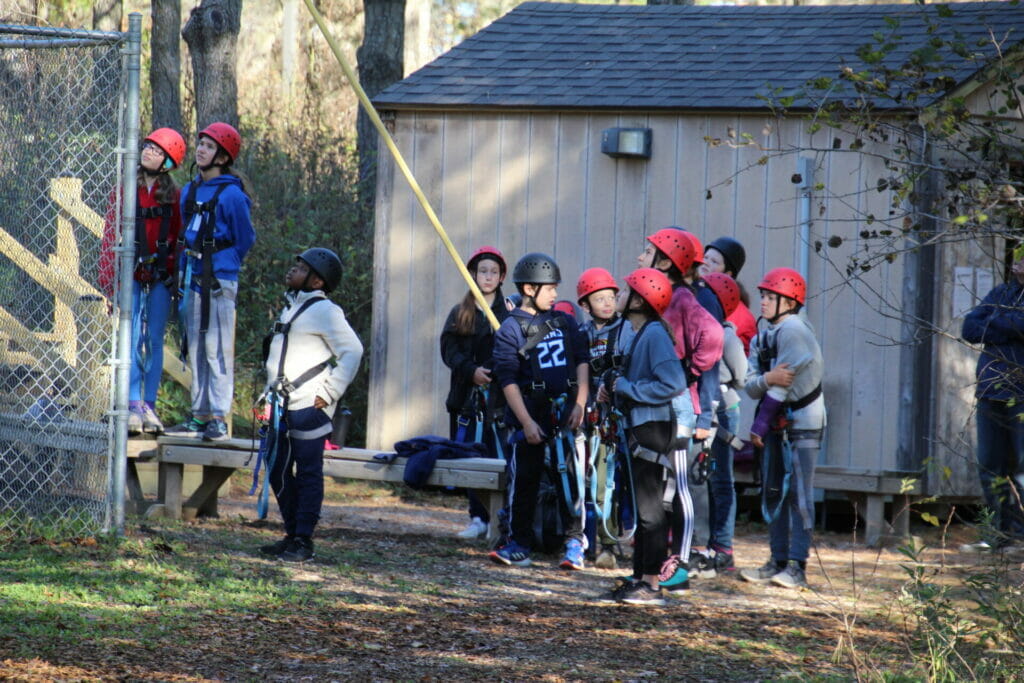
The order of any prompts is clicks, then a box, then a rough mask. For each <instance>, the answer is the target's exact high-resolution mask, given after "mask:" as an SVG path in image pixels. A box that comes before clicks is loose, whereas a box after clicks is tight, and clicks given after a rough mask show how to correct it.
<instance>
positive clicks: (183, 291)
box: [178, 252, 192, 363]
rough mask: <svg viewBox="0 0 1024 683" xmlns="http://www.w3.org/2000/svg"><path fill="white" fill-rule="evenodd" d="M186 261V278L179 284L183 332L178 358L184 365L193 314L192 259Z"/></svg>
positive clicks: (179, 309)
mask: <svg viewBox="0 0 1024 683" xmlns="http://www.w3.org/2000/svg"><path fill="white" fill-rule="evenodd" d="M182 254H183V255H184V252H182ZM184 260H185V268H184V276H183V277H182V280H181V282H179V283H178V328H179V329H180V331H181V341H180V342H179V344H180V348H179V349H178V357H179V358H180V359H181V362H182V363H184V362H185V360H186V359H187V358H188V319H189V316H190V315H191V314H192V303H191V301H192V297H191V286H192V284H191V283H192V259H190V258H188V257H187V256H186V258H185V259H184Z"/></svg>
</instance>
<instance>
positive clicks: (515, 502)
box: [490, 253, 589, 569]
mask: <svg viewBox="0 0 1024 683" xmlns="http://www.w3.org/2000/svg"><path fill="white" fill-rule="evenodd" d="M561 279H562V278H561V273H560V271H559V268H558V264H557V263H555V261H554V259H552V258H551V257H550V256H547V255H546V254H539V253H532V254H527V255H526V256H524V257H523V258H521V259H520V260H519V263H517V264H516V267H515V269H514V270H513V271H512V280H513V282H515V285H516V287H517V288H518V289H519V293H520V294H521V295H522V297H523V301H522V304H521V305H520V307H519V308H517V309H515V310H514V311H512V312H511V314H510V315H509V317H508V318H506V319H505V321H504V322H503V323H502V324H501V327H500V328H499V329H498V331H497V332H496V333H495V336H494V377H495V379H496V380H497V382H498V384H499V385H500V386H501V388H502V391H503V393H504V394H505V399H506V401H507V402H508V410H507V412H506V417H505V421H506V424H507V425H508V427H509V432H511V433H514V434H515V435H514V436H513V437H512V438H511V439H510V441H511V444H510V445H511V447H512V453H511V455H510V457H509V537H508V542H507V543H506V544H505V545H504V546H502V547H501V548H498V549H497V550H495V551H493V552H492V553H491V554H490V557H491V559H493V560H494V561H495V562H499V563H501V564H509V565H514V566H517V567H527V566H529V565H530V550H531V548H532V546H533V544H534V534H533V518H534V512H535V510H536V507H537V492H538V487H539V485H540V478H541V473H542V471H543V468H544V456H545V453H546V451H547V447H548V444H549V443H551V442H552V440H553V439H558V438H563V439H564V436H560V435H559V434H558V432H559V431H560V430H563V429H564V430H567V431H569V432H573V431H575V430H576V429H578V428H579V426H580V424H581V423H582V422H583V415H584V410H585V407H586V404H587V397H588V394H589V386H588V381H589V372H588V365H587V360H588V358H589V350H588V347H589V343H588V339H587V335H586V334H585V333H584V332H583V331H581V330H580V328H579V325H577V324H576V321H575V320H573V319H572V318H571V317H569V316H567V315H565V314H563V313H558V312H556V311H553V310H552V307H553V306H554V304H555V301H556V300H557V298H558V291H557V285H558V283H559V282H561ZM573 442H574V439H573V438H571V437H570V438H569V439H568V440H567V445H566V446H565V450H564V453H565V458H566V461H567V462H566V464H567V466H568V467H569V468H575V466H576V463H575V450H574V448H573V447H572V443H573ZM570 480H575V476H574V473H573V474H572V475H571V476H570ZM581 495H582V491H576V497H577V499H579V498H580V497H581ZM562 502H563V505H564V508H565V509H564V510H563V512H564V513H565V516H566V518H567V520H568V528H567V530H566V539H567V540H566V544H565V556H564V557H563V558H562V561H561V563H560V565H561V567H563V568H564V569H582V568H583V552H584V550H585V548H584V543H583V538H584V536H583V516H582V510H581V509H580V506H579V505H578V502H579V500H576V501H564V500H563V501H562Z"/></svg>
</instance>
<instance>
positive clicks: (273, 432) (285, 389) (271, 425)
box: [249, 296, 337, 519]
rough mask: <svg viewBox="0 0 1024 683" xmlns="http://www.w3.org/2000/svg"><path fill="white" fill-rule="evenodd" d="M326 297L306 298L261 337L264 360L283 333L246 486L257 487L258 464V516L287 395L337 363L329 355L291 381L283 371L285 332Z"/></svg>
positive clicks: (264, 504)
mask: <svg viewBox="0 0 1024 683" xmlns="http://www.w3.org/2000/svg"><path fill="white" fill-rule="evenodd" d="M326 300H327V298H326V297H322V296H314V297H310V298H309V299H306V300H305V301H303V302H302V305H301V306H299V309H298V310H297V311H296V312H295V315H293V316H292V317H291V319H289V321H288V322H286V323H284V322H281V321H280V320H278V321H276V322H275V323H274V326H273V327H272V328H271V331H270V333H269V334H267V336H266V337H264V339H263V359H264V362H266V359H267V358H268V357H269V355H270V344H271V342H272V341H273V338H274V335H277V334H280V335H283V338H282V341H281V353H280V358H279V359H278V363H277V376H276V377H275V378H274V380H273V381H272V382H271V383H270V388H269V389H268V390H267V393H266V395H265V399H266V403H267V405H268V406H269V416H268V422H267V424H266V425H264V426H263V428H262V429H261V432H262V433H261V439H260V452H259V459H258V460H257V461H256V467H255V468H254V469H253V473H252V487H251V488H250V489H249V495H250V496H251V495H253V494H254V493H256V490H257V488H259V487H260V478H259V475H260V469H261V463H262V469H263V481H262V488H260V491H259V498H258V499H257V501H256V513H257V516H258V517H259V519H266V517H267V508H268V506H269V501H270V486H269V484H270V473H271V471H273V469H274V463H275V461H276V460H277V457H278V452H277V451H278V443H279V441H280V437H281V435H282V434H283V433H287V431H288V425H287V420H286V417H287V414H288V397H289V395H290V394H291V393H292V392H294V391H295V390H296V389H298V388H299V387H301V386H302V385H303V384H305V383H306V382H308V381H309V380H311V379H313V378H314V377H316V376H318V375H319V374H320V373H321V372H323V370H324V369H325V368H327V367H333V366H334V365H336V364H337V359H335V357H334V356H331V357H330V358H328V359H327V360H325V361H321V362H320V363H317V364H316V365H314V366H313V367H311V368H309V369H308V370H306V371H305V372H303V373H302V374H301V375H299V376H298V377H297V378H295V379H293V380H289V379H288V378H287V377H286V376H285V374H284V365H285V359H286V358H287V356H288V333H289V332H290V331H291V328H292V326H293V325H294V324H295V321H296V320H297V319H298V317H299V316H301V315H302V314H303V313H304V312H306V310H307V309H308V308H309V307H310V306H312V305H313V304H315V303H317V302H320V301H326Z"/></svg>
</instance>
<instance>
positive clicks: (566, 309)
mask: <svg viewBox="0 0 1024 683" xmlns="http://www.w3.org/2000/svg"><path fill="white" fill-rule="evenodd" d="M551 308H552V309H553V310H556V311H558V312H560V313H565V314H566V315H567V316H569V317H570V318H572V319H573V320H575V319H576V309H575V308H573V305H572V302H571V301H566V300H565V299H562V300H561V301H558V302H556V303H555V305H554V306H552V307H551Z"/></svg>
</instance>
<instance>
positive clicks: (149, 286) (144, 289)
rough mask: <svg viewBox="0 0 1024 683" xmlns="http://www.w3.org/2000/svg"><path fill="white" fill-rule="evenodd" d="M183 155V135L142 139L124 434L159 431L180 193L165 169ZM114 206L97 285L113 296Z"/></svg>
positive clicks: (165, 131)
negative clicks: (159, 397)
mask: <svg viewBox="0 0 1024 683" xmlns="http://www.w3.org/2000/svg"><path fill="white" fill-rule="evenodd" d="M184 159H185V140H184V138H182V137H181V134H180V133H179V132H178V131H176V130H173V129H171V128H158V129H156V130H154V131H153V132H152V133H150V134H149V135H147V136H146V137H145V138H144V139H143V141H142V153H141V154H140V155H139V168H138V173H137V180H138V187H137V189H136V195H135V196H136V200H135V276H134V278H133V282H132V364H131V370H130V371H129V377H130V380H129V385H128V387H129V388H128V410H129V414H128V433H129V434H139V433H141V432H147V433H151V434H159V433H161V432H162V431H163V429H164V425H163V423H162V422H161V421H160V418H159V417H157V414H156V395H157V390H158V389H159V387H160V379H161V377H162V375H163V368H164V332H165V331H166V329H167V320H168V318H169V317H170V311H171V299H172V294H173V292H174V288H175V281H174V274H175V253H174V245H175V243H176V242H177V240H178V234H179V232H180V231H181V211H180V209H179V207H178V201H179V197H180V194H181V191H180V189H179V188H178V184H177V183H176V182H175V181H174V179H173V178H172V177H171V175H170V172H171V171H172V170H174V169H175V168H177V167H178V166H180V165H181V162H182V161H183V160H184ZM119 208H120V207H119V206H117V205H116V203H115V202H114V201H111V204H110V209H109V210H108V212H107V221H106V227H105V230H104V232H103V246H102V251H101V255H100V263H99V284H100V288H101V289H102V290H103V292H104V293H105V294H106V295H107V296H108V297H113V296H114V289H115V287H114V283H115V281H116V279H117V268H116V267H115V258H114V251H113V247H114V244H115V242H116V241H117V235H118V232H119V227H120V225H119V223H120V215H119V211H118V209H119Z"/></svg>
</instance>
